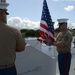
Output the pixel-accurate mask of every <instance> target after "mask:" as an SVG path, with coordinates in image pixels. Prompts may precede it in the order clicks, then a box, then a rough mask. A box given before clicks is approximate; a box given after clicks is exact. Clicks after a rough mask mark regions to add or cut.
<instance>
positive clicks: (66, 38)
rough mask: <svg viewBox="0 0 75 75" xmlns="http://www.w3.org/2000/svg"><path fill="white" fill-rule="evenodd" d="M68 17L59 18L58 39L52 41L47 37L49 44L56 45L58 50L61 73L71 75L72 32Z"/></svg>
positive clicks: (61, 74)
mask: <svg viewBox="0 0 75 75" xmlns="http://www.w3.org/2000/svg"><path fill="white" fill-rule="evenodd" d="M67 20H68V19H58V25H59V30H60V32H59V34H58V36H57V38H56V41H54V42H52V41H51V40H50V39H46V40H45V41H46V43H47V45H54V46H56V47H57V51H58V66H59V72H60V75H69V70H70V65H71V57H72V55H71V42H72V33H71V32H70V31H69V30H68V29H67Z"/></svg>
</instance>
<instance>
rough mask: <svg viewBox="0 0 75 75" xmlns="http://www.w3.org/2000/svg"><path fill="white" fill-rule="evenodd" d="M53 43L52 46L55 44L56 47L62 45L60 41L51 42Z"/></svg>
mask: <svg viewBox="0 0 75 75" xmlns="http://www.w3.org/2000/svg"><path fill="white" fill-rule="evenodd" d="M53 45H54V46H57V47H64V43H62V42H56V41H55V42H53Z"/></svg>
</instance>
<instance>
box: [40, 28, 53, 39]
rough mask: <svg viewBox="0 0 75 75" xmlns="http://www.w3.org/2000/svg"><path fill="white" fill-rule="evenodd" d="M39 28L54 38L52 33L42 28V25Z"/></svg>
mask: <svg viewBox="0 0 75 75" xmlns="http://www.w3.org/2000/svg"><path fill="white" fill-rule="evenodd" d="M40 30H41V31H42V32H45V33H46V34H48V35H49V36H51V37H52V38H54V36H53V34H52V33H51V32H50V31H47V30H46V29H44V28H42V27H40Z"/></svg>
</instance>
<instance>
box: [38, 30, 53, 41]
mask: <svg viewBox="0 0 75 75" xmlns="http://www.w3.org/2000/svg"><path fill="white" fill-rule="evenodd" d="M39 32H40V37H42V38H43V39H46V38H49V39H51V40H52V41H54V38H53V37H51V36H50V35H48V34H46V33H44V32H43V31H41V30H40V31H39Z"/></svg>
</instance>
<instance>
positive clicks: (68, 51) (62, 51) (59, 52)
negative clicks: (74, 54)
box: [59, 51, 70, 54]
mask: <svg viewBox="0 0 75 75" xmlns="http://www.w3.org/2000/svg"><path fill="white" fill-rule="evenodd" d="M62 53H70V51H61V52H59V54H62Z"/></svg>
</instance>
